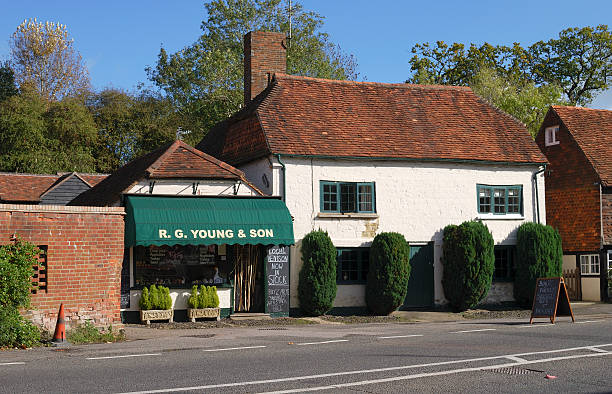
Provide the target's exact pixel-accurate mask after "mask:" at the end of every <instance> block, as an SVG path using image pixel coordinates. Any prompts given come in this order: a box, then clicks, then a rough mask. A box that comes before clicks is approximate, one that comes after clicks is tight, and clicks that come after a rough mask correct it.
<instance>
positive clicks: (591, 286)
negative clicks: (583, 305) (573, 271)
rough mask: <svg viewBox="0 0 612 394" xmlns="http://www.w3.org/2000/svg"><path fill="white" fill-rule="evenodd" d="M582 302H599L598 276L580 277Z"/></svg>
mask: <svg viewBox="0 0 612 394" xmlns="http://www.w3.org/2000/svg"><path fill="white" fill-rule="evenodd" d="M580 280H581V282H582V301H601V290H600V280H601V279H599V276H588V277H584V276H583V277H582V278H581V279H580Z"/></svg>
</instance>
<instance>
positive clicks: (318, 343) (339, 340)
mask: <svg viewBox="0 0 612 394" xmlns="http://www.w3.org/2000/svg"><path fill="white" fill-rule="evenodd" d="M336 342H348V339H334V340H333V341H322V342H306V343H296V345H297V346H306V345H321V344H324V343H336Z"/></svg>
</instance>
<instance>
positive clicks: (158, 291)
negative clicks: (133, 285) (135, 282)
mask: <svg viewBox="0 0 612 394" xmlns="http://www.w3.org/2000/svg"><path fill="white" fill-rule="evenodd" d="M138 306H140V309H142V310H143V311H148V310H151V309H153V310H156V309H158V310H159V309H163V310H168V309H172V297H171V296H170V289H169V288H167V287H164V286H155V285H151V286H150V287H149V288H147V287H144V288H143V289H142V292H141V294H140V300H139V301H138Z"/></svg>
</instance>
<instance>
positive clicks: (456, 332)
mask: <svg viewBox="0 0 612 394" xmlns="http://www.w3.org/2000/svg"><path fill="white" fill-rule="evenodd" d="M482 331H495V328H482V329H479V330H465V331H454V332H451V333H449V334H463V333H466V332H482Z"/></svg>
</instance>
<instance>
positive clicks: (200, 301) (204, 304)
mask: <svg viewBox="0 0 612 394" xmlns="http://www.w3.org/2000/svg"><path fill="white" fill-rule="evenodd" d="M188 304H189V307H190V308H193V309H198V308H199V309H204V308H218V307H219V295H218V294H217V287H216V286H204V285H201V286H200V292H199V294H198V286H193V287H192V288H191V296H190V297H189V301H188Z"/></svg>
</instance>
